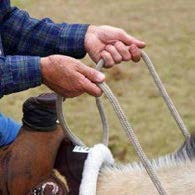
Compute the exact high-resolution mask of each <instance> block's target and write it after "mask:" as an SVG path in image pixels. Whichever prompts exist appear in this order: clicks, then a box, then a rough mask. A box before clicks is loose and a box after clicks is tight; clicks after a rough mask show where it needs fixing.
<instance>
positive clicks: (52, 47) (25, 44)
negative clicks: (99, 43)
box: [1, 7, 88, 58]
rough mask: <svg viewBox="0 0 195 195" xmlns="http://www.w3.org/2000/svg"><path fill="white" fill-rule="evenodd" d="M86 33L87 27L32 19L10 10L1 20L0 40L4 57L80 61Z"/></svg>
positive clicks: (25, 14) (20, 11)
mask: <svg viewBox="0 0 195 195" xmlns="http://www.w3.org/2000/svg"><path fill="white" fill-rule="evenodd" d="M87 29H88V25H87V24H67V23H62V24H56V23H54V22H53V21H52V20H50V19H48V18H45V19H42V20H38V19H34V18H31V17H30V16H29V14H28V13H27V12H25V11H23V10H19V9H18V8H15V7H14V8H11V9H10V10H9V12H8V13H7V14H6V15H5V16H4V19H3V21H2V24H1V37H2V42H3V47H4V51H5V53H6V55H7V54H8V55H35V56H47V55H51V54H64V55H68V56H72V57H74V58H82V57H84V56H85V54H86V52H85V48H84V38H85V34H86V31H87Z"/></svg>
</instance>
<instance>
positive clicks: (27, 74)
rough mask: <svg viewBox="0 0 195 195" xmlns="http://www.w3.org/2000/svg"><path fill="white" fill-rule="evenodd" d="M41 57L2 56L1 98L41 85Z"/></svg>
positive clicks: (0, 69)
mask: <svg viewBox="0 0 195 195" xmlns="http://www.w3.org/2000/svg"><path fill="white" fill-rule="evenodd" d="M39 63H40V57H35V56H34V57H33V56H6V57H3V56H0V98H1V97H2V96H3V95H6V94H10V93H14V92H18V91H22V90H25V89H28V88H31V87H36V86H38V85H40V84H41V71H40V66H39Z"/></svg>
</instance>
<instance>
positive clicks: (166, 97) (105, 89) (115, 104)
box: [57, 51, 190, 195]
mask: <svg viewBox="0 0 195 195" xmlns="http://www.w3.org/2000/svg"><path fill="white" fill-rule="evenodd" d="M141 56H142V58H143V60H144V62H145V63H146V65H147V67H148V69H149V72H150V73H151V75H152V77H153V79H154V81H155V84H156V85H157V87H158V89H159V91H160V93H161V95H162V97H163V99H164V101H165V103H166V105H167V106H168V108H169V110H170V112H171V115H172V116H173V118H174V120H175V121H176V123H177V125H178V126H179V128H180V130H181V132H182V133H183V135H184V136H185V137H186V138H187V137H189V136H190V134H189V132H188V130H187V128H186V126H185V124H184V122H183V120H182V118H181V117H180V115H179V113H178V111H177V109H176V108H175V106H174V104H173V102H172V100H171V98H170V97H169V95H168V93H167V92H166V89H165V87H164V85H163V84H162V82H161V80H160V78H159V76H158V74H157V72H156V70H155V68H154V65H153V64H152V62H151V60H150V59H149V57H148V56H147V54H146V53H145V52H144V51H142V52H141ZM103 65H104V61H103V60H100V61H99V62H98V64H97V66H96V69H97V70H101V68H102V67H103ZM98 86H99V87H100V88H101V89H102V91H103V92H104V93H105V95H106V96H107V98H108V99H109V101H110V102H111V104H112V106H113V108H114V111H115V112H116V114H117V116H118V118H119V121H120V123H121V125H122V127H123V128H124V130H125V132H126V134H127V137H128V138H129V140H130V141H131V143H132V145H133V147H134V149H135V151H136V153H137V155H138V156H139V158H140V160H141V162H142V164H143V166H144V167H145V169H146V171H147V173H148V175H149V176H150V178H151V180H152V182H153V183H154V185H155V187H156V189H157V190H158V192H159V194H161V195H166V194H167V193H166V192H165V190H164V188H163V187H162V184H161V182H160V180H159V178H158V176H157V174H156V172H155V170H154V169H153V167H152V165H151V163H150V161H149V160H148V158H147V157H146V155H145V153H144V152H143V149H142V147H141V145H140V143H139V141H138V139H137V137H136V135H135V133H134V131H133V129H132V127H131V125H130V124H129V122H128V120H127V117H126V116H125V114H124V113H123V111H122V109H121V107H120V104H119V102H118V100H117V99H116V97H115V96H114V94H113V93H112V91H111V90H110V88H109V87H108V85H107V84H106V83H101V84H98ZM96 104H97V106H98V110H99V112H100V116H101V120H102V123H103V130H104V136H103V137H104V141H103V142H104V143H108V124H107V120H106V118H105V113H104V110H103V106H102V103H101V101H100V99H99V98H96ZM57 114H58V119H59V121H60V123H61V125H62V128H63V129H64V130H65V132H66V134H67V135H68V136H69V138H70V140H71V141H73V143H75V144H77V145H84V144H83V142H82V141H81V140H80V139H79V138H78V137H76V136H75V135H74V134H72V132H71V130H70V128H69V127H68V125H67V124H66V121H65V120H64V115H63V111H62V97H61V96H59V95H58V98H57Z"/></svg>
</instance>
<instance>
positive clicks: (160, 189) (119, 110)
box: [96, 59, 167, 195]
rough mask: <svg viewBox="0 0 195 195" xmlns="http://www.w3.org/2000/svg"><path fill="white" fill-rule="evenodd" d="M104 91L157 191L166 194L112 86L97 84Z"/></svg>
mask: <svg viewBox="0 0 195 195" xmlns="http://www.w3.org/2000/svg"><path fill="white" fill-rule="evenodd" d="M103 65H104V61H103V60H102V59H101V60H100V61H99V62H98V64H97V66H96V69H97V70H100V69H101V67H103ZM97 85H98V86H99V87H100V88H101V89H102V91H103V92H104V94H105V95H106V97H107V98H108V100H109V101H110V103H111V104H112V106H113V108H114V111H115V113H116V114H117V116H118V118H119V121H120V123H121V125H122V127H123V129H124V130H125V133H126V135H127V137H128V139H129V140H130V141H131V143H132V145H133V147H134V149H135V151H136V153H137V155H138V156H139V158H140V161H141V162H142V164H143V166H144V167H145V169H146V171H147V173H148V175H149V176H150V178H151V180H152V182H153V184H154V186H155V187H156V189H157V191H158V192H159V194H160V195H166V194H167V193H166V191H165V189H164V188H163V186H162V184H161V182H160V180H159V178H158V176H157V173H156V171H155V170H154V169H153V167H152V165H151V163H150V161H149V159H148V158H147V157H146V155H145V153H144V151H143V149H142V147H141V145H140V143H139V141H138V139H137V137H136V135H135V133H134V131H133V129H132V127H131V125H130V123H129V122H128V119H127V117H126V116H125V114H124V113H123V111H122V108H121V106H120V104H119V102H118V100H117V99H116V97H115V96H114V94H113V93H112V91H111V90H110V88H109V87H108V85H107V84H106V83H105V82H103V83H99V84H97Z"/></svg>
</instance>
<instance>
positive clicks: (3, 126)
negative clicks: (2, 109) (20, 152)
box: [0, 113, 21, 146]
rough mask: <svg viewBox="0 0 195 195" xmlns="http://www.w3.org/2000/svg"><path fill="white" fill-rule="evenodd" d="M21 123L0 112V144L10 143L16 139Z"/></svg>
mask: <svg viewBox="0 0 195 195" xmlns="http://www.w3.org/2000/svg"><path fill="white" fill-rule="evenodd" d="M20 127H21V125H20V124H18V123H17V122H15V121H13V120H12V119H10V118H8V117H6V116H4V115H2V114H1V113H0V146H5V145H7V144H10V143H11V142H13V141H14V140H15V139H16V136H17V135H18V132H19V130H20Z"/></svg>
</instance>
